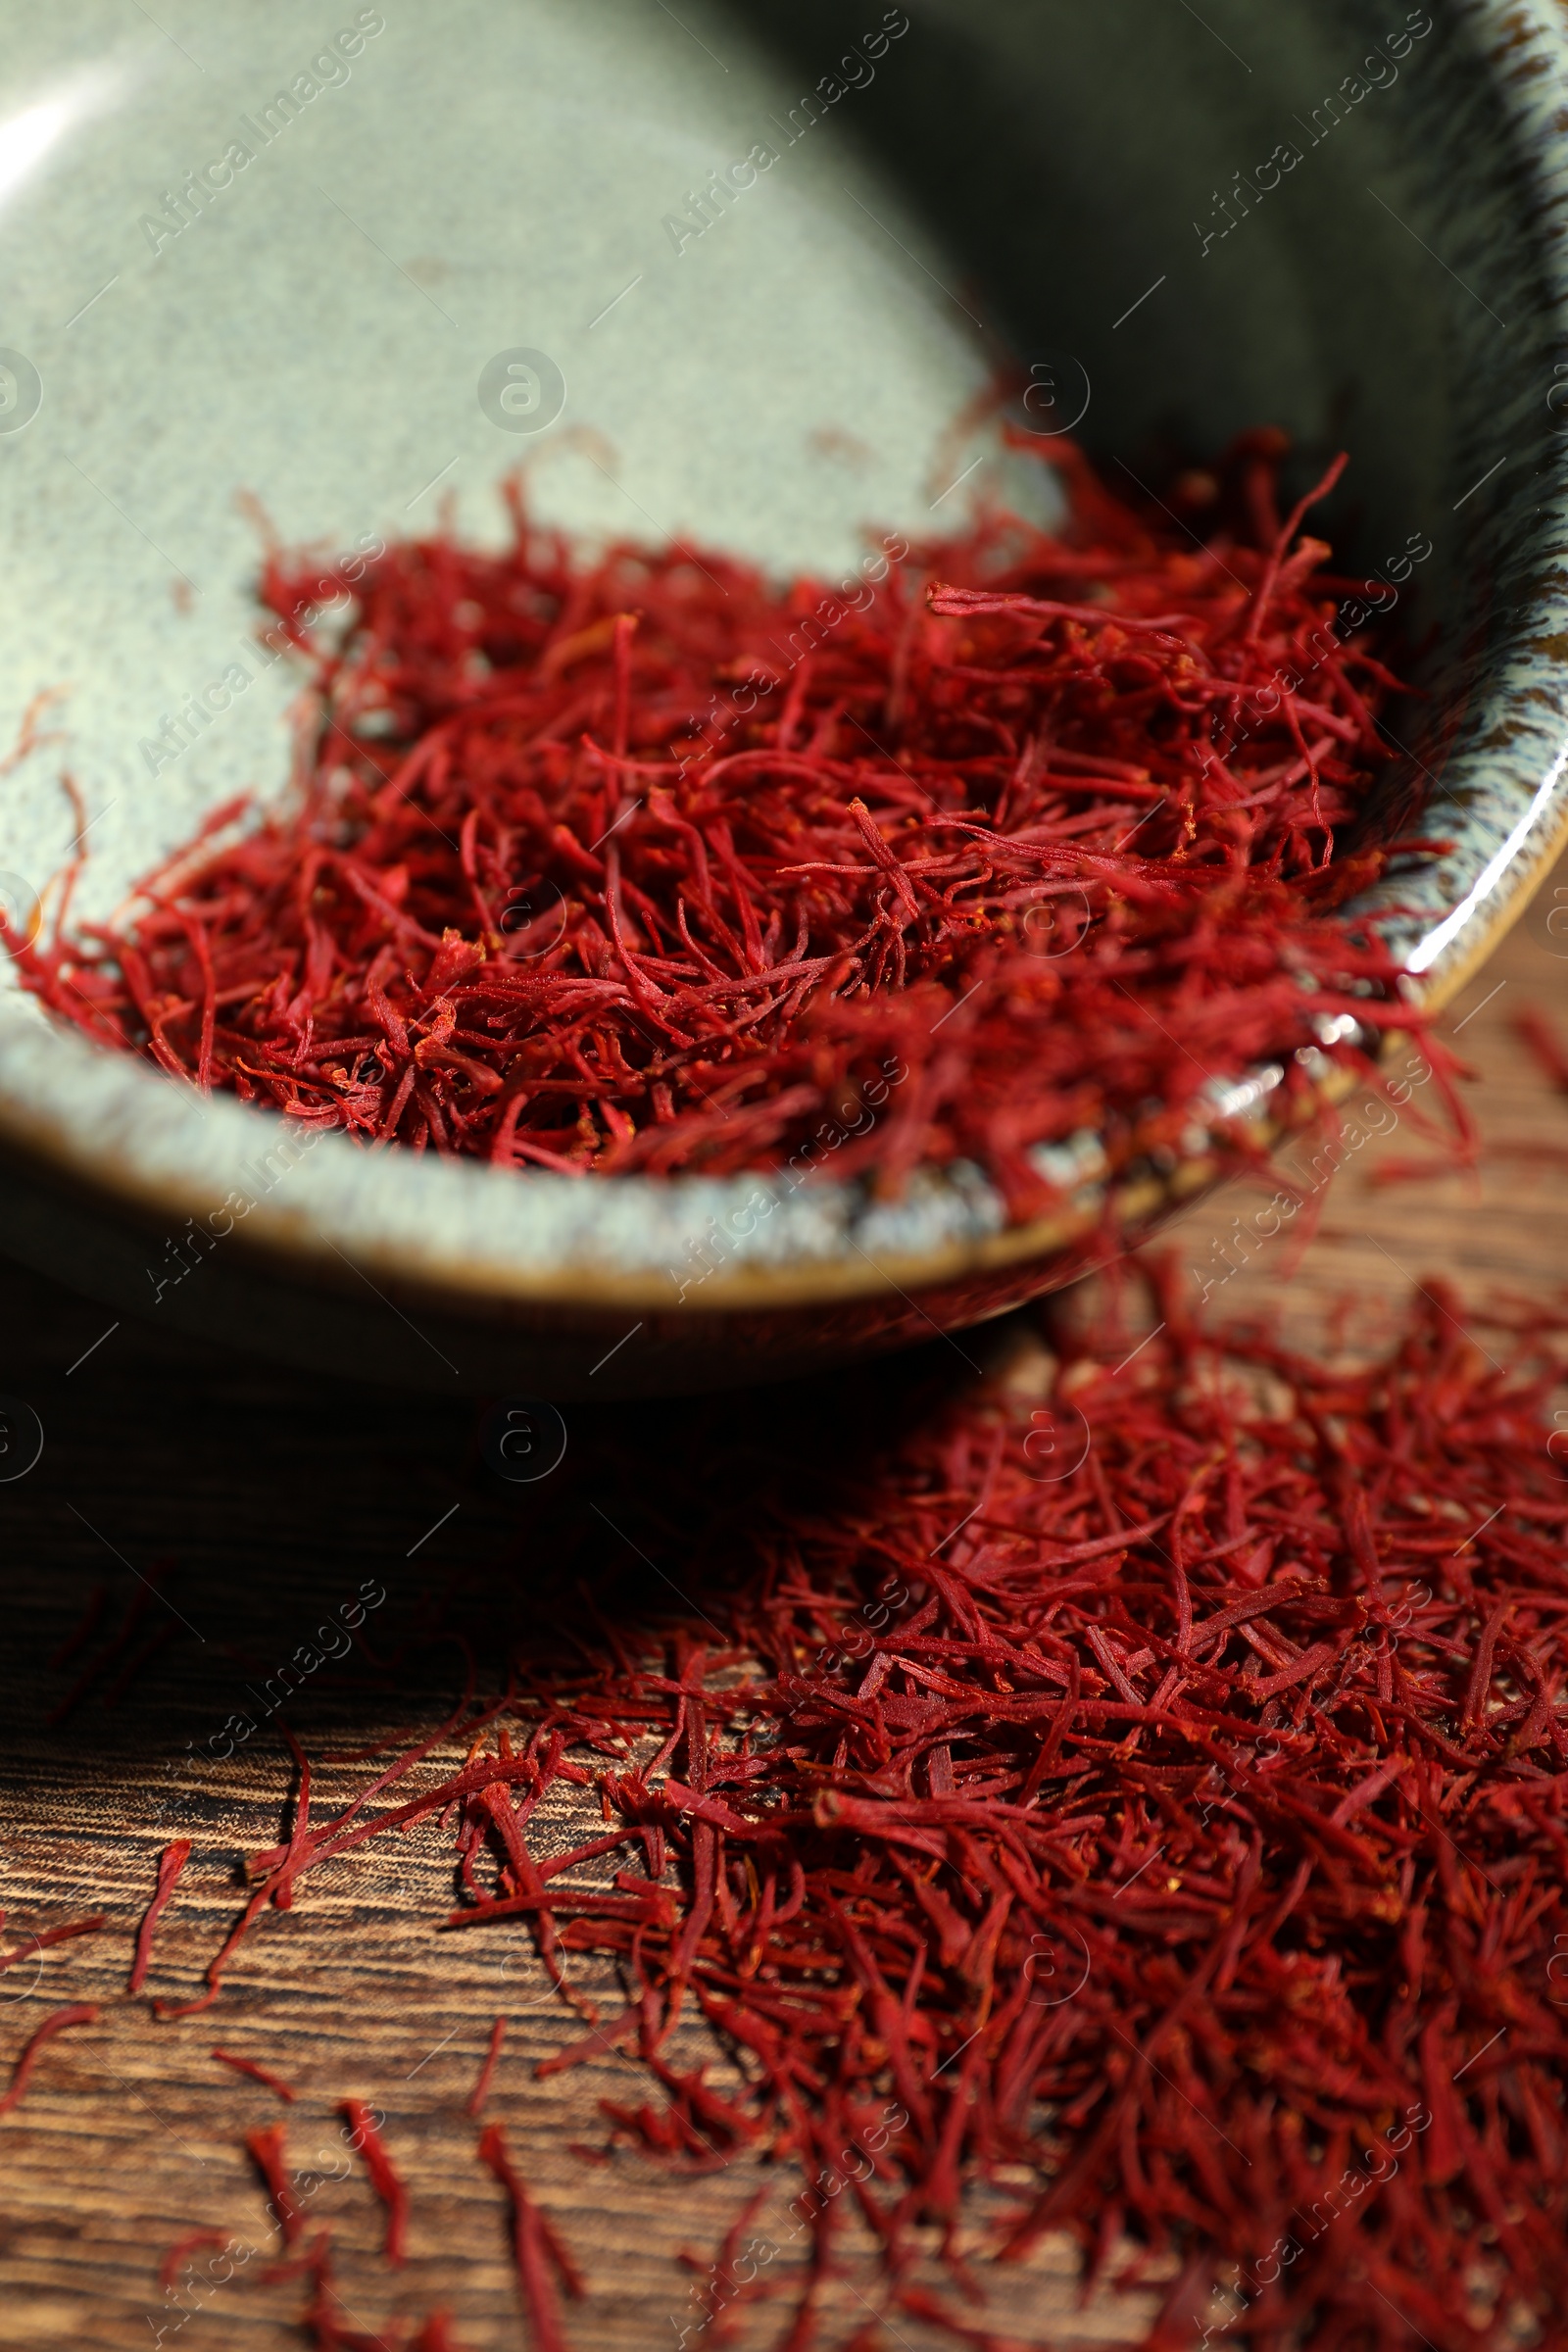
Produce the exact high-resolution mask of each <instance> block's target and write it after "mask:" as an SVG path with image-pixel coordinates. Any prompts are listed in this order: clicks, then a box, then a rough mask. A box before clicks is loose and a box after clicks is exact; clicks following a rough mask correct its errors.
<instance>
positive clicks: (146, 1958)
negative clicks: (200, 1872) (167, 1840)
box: [125, 1838, 190, 1992]
mask: <svg viewBox="0 0 1568 2352" xmlns="http://www.w3.org/2000/svg"><path fill="white" fill-rule="evenodd" d="M189 1860H190V1839H189V1838H175V1839H174V1841H173V1843H172V1845H166V1846H165V1848H164V1850H163V1853H162V1854H161V1855H160V1857H159V1861H158V1884H157V1886H156V1887H154V1889H153V1899H152V1901H151V1902H150V1903H149V1904H148V1906H147V1908H146V1910H145V1911H144V1912H143V1914H142V1922H141V1926H140V1928H139V1929H138V1930H137V1932H136V1950H135V1956H134V1958H133V1959H132V1961H131V1964H130V1976H129V1978H128V1980H127V1982H126V1985H125V1990H126V1991H127V1992H140V1990H141V1988H142V1985H143V1983H144V1981H145V1979H146V1975H147V1968H148V1964H149V1962H150V1961H151V1959H152V1956H153V1932H154V1930H155V1929H156V1928H157V1925H158V1922H159V1920H160V1919H161V1918H162V1916H163V1913H164V1910H165V1907H166V1905H167V1904H168V1902H169V1899H170V1896H171V1895H172V1893H173V1891H174V1888H175V1886H176V1885H177V1884H178V1880H179V1874H180V1872H181V1871H182V1870H183V1869H184V1867H185V1865H186V1863H187V1862H188V1861H189Z"/></svg>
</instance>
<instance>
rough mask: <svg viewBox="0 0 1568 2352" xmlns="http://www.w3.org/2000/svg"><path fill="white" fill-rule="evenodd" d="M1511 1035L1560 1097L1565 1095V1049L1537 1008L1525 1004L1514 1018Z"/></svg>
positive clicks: (1567, 1050)
mask: <svg viewBox="0 0 1568 2352" xmlns="http://www.w3.org/2000/svg"><path fill="white" fill-rule="evenodd" d="M1512 1026H1513V1033H1514V1035H1515V1037H1517V1038H1518V1039H1519V1041H1520V1043H1521V1045H1523V1046H1526V1047H1528V1049H1529V1051H1530V1054H1531V1055H1532V1057H1533V1058H1534V1060H1535V1064H1536V1067H1537V1068H1538V1069H1539V1070H1540V1071H1541V1073H1542V1075H1543V1077H1544V1078H1547V1079H1549V1080H1550V1082H1551V1084H1552V1085H1553V1086H1554V1087H1555V1088H1556V1089H1557V1091H1558V1093H1559V1094H1564V1095H1568V1046H1565V1045H1564V1044H1563V1042H1562V1039H1561V1038H1560V1037H1559V1036H1558V1034H1557V1031H1556V1030H1555V1029H1554V1028H1553V1027H1552V1024H1551V1023H1550V1021H1548V1020H1547V1018H1546V1016H1545V1014H1544V1012H1543V1011H1542V1010H1541V1009H1540V1007H1539V1006H1538V1005H1523V1006H1521V1008H1520V1010H1519V1011H1518V1012H1516V1013H1515V1014H1514V1016H1513V1023H1512Z"/></svg>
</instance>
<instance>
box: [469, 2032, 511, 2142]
mask: <svg viewBox="0 0 1568 2352" xmlns="http://www.w3.org/2000/svg"><path fill="white" fill-rule="evenodd" d="M506 2031H507V2021H506V2019H505V2018H504V2017H498V2018H497V2019H496V2022H495V2024H494V2025H493V2026H492V2027H491V2029H490V2047H489V2048H488V2050H486V2052H485V2055H484V2064H483V2065H482V2066H481V2067H480V2069H479V2074H478V2079H477V2080H476V2082H474V2085H473V2088H472V2090H470V2091H469V2093H468V2113H469V2114H470V2115H471V2116H475V2117H477V2116H478V2115H479V2114H481V2113H482V2111H483V2108H484V2103H485V2101H486V2099H487V2098H488V2097H489V2096H490V2085H491V2083H492V2082H494V2080H495V2072H496V2065H497V2062H498V2060H499V2059H500V2056H501V2044H502V2041H503V2039H504V2038H505V2036H506Z"/></svg>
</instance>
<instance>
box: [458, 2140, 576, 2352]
mask: <svg viewBox="0 0 1568 2352" xmlns="http://www.w3.org/2000/svg"><path fill="white" fill-rule="evenodd" d="M479 2160H480V2162H481V2163H482V2164H485V2165H488V2167H489V2168H490V2170H491V2172H492V2173H494V2175H495V2177H496V2179H497V2180H499V2181H500V2183H501V2185H502V2187H503V2188H504V2189H505V2190H506V2192H507V2197H508V2200H509V2202H510V2204H511V2207H512V2250H513V2258H514V2260H515V2264H516V2269H517V2285H518V2288H519V2290H520V2292H521V2295H522V2305H523V2309H524V2311H525V2312H526V2313H527V2315H528V2323H529V2326H530V2327H531V2329H532V2331H533V2336H534V2341H535V2343H536V2345H537V2347H538V2352H569V2348H568V2346H567V2343H566V2338H565V2333H564V2329H563V2327H562V2324H561V2304H560V2301H559V2299H558V2297H557V2293H556V2281H555V2279H554V2278H552V2277H551V2266H552V2265H554V2267H555V2270H556V2271H557V2273H558V2274H559V2276H560V2278H561V2283H562V2285H563V2286H564V2288H565V2290H566V2292H567V2294H568V2295H570V2296H571V2297H572V2299H573V2301H576V2300H578V2299H579V2298H580V2297H581V2295H582V2293H583V2282H582V2277H581V2274H580V2273H579V2271H578V2269H577V2267H576V2264H575V2263H574V2262H573V2261H572V2259H571V2256H570V2255H569V2253H568V2252H567V2251H566V2248H565V2247H564V2245H563V2244H562V2241H561V2239H560V2237H559V2236H558V2235H557V2233H556V2231H555V2230H554V2229H552V2228H551V2226H550V2223H549V2221H548V2220H547V2218H546V2216H545V2215H544V2213H543V2212H542V2211H541V2210H540V2208H539V2206H537V2205H536V2204H535V2203H534V2200H533V2198H532V2197H531V2196H530V2195H529V2193H528V2188H527V2184H526V2182H525V2181H524V2180H523V2179H522V2176H521V2174H520V2173H519V2172H518V2171H517V2169H516V2167H515V2165H514V2163H513V2162H512V2158H511V2156H510V2155H509V2153H508V2150H507V2138H506V2133H505V2132H504V2131H502V2128H501V2126H500V2125H499V2124H486V2126H485V2128H484V2130H483V2131H481V2132H480V2134H479Z"/></svg>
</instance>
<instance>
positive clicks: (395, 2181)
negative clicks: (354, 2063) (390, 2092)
mask: <svg viewBox="0 0 1568 2352" xmlns="http://www.w3.org/2000/svg"><path fill="white" fill-rule="evenodd" d="M338 2113H339V2114H340V2115H341V2116H342V2117H343V2119H344V2121H345V2123H346V2124H347V2125H348V2127H349V2131H350V2132H351V2133H352V2135H353V2136H352V2138H351V2140H350V2142H349V2144H350V2146H351V2147H353V2148H356V2149H357V2150H358V2151H359V2153H360V2154H361V2155H362V2156H363V2157H364V2158H365V2169H366V2171H367V2172H368V2174H369V2176H370V2186H371V2187H372V2188H373V2189H374V2190H375V2193H376V2195H377V2196H378V2197H379V2198H380V2200H381V2202H382V2204H383V2205H384V2206H385V2207H386V2247H385V2252H386V2258H387V2260H388V2262H390V2263H392V2264H394V2265H396V2264H399V2263H401V2262H402V2260H403V2252H404V2242H403V2241H404V2237H405V2234H406V2232H407V2229H408V2221H409V2192H408V2188H407V2186H406V2184H405V2182H404V2180H403V2178H402V2176H401V2174H400V2173H399V2172H398V2169H397V2167H396V2165H395V2164H394V2163H393V2162H392V2159H391V2157H390V2156H389V2155H388V2154H387V2150H386V2142H385V2141H384V2140H383V2139H382V2137H381V2134H380V2132H379V2131H377V2130H376V2126H375V2116H374V2113H373V2111H372V2110H371V2109H370V2108H369V2107H368V2106H367V2105H366V2102H365V2101H364V2100H363V2099H344V2100H342V2101H340V2103H339V2106H338Z"/></svg>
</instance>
